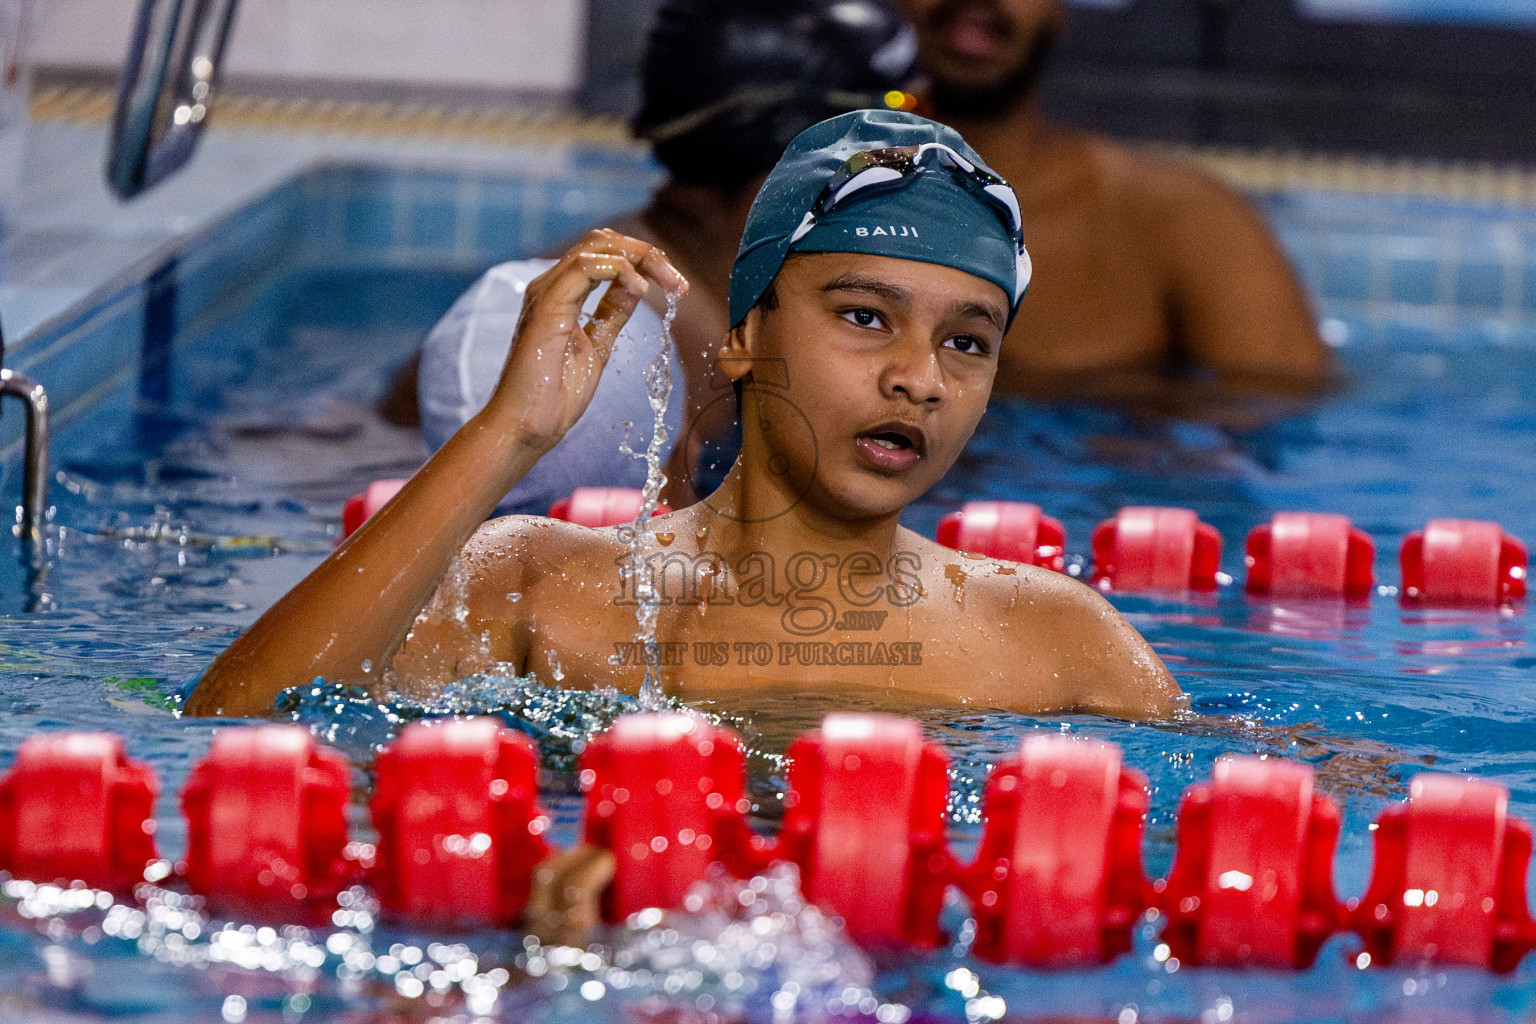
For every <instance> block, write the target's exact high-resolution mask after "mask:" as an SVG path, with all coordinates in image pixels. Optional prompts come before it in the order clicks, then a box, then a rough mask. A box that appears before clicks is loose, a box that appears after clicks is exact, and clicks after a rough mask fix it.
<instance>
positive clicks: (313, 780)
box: [181, 725, 352, 914]
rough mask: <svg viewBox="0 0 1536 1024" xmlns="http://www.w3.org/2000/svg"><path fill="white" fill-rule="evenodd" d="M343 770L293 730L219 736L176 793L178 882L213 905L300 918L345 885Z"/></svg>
mask: <svg viewBox="0 0 1536 1024" xmlns="http://www.w3.org/2000/svg"><path fill="white" fill-rule="evenodd" d="M350 775H351V769H350V768H349V767H348V765H347V762H346V760H345V759H344V758H343V757H342V756H341V755H340V754H339V753H337V752H336V751H334V750H330V749H327V748H325V747H320V746H318V745H317V744H316V743H315V738H314V737H313V736H312V735H310V733H309V730H308V729H305V728H304V727H303V726H298V725H268V726H259V727H254V728H238V729H224V730H221V731H220V732H219V733H218V734H217V735H215V736H214V738H213V744H212V745H211V746H210V747H209V748H208V756H207V757H205V758H204V759H203V760H202V762H200V763H199V764H198V765H197V766H196V767H194V768H193V769H192V772H191V774H190V775H189V776H188V777H187V787H186V789H185V790H184V791H183V792H182V795H181V806H182V811H183V813H184V814H185V815H186V818H187V864H186V868H187V884H188V885H190V886H191V888H192V890H193V891H194V892H197V893H201V894H202V895H204V896H206V897H208V901H209V903H210V904H211V905H212V906H214V907H216V908H223V909H228V910H231V911H236V912H257V913H266V914H270V913H284V912H292V911H299V912H302V911H303V910H304V909H306V908H307V907H308V906H310V905H313V904H315V903H319V902H322V901H325V900H328V899H330V898H332V897H334V896H335V894H336V893H337V892H339V891H340V890H341V889H342V887H344V886H345V885H346V884H347V883H348V882H349V881H350V880H351V874H352V870H351V865H349V864H348V863H347V862H346V861H345V860H344V853H345V849H346V844H347V821H346V806H347V796H348V793H349V790H350V785H349V781H350Z"/></svg>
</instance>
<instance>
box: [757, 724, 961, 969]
mask: <svg viewBox="0 0 1536 1024" xmlns="http://www.w3.org/2000/svg"><path fill="white" fill-rule="evenodd" d="M789 761H790V764H789V789H790V792H789V796H788V798H787V799H786V800H785V802H784V825H783V828H782V829H781V831H780V833H779V845H778V856H779V857H780V858H781V859H784V860H789V861H793V862H794V863H796V864H797V865H799V867H800V881H801V888H802V889H803V890H804V892H805V895H806V897H807V898H808V899H810V900H811V901H813V902H815V903H817V904H819V905H820V906H821V907H823V908H824V909H826V910H830V911H832V912H833V913H836V914H838V915H840V916H841V917H842V918H843V920H844V922H845V923H846V925H847V928H848V934H849V935H850V936H852V937H853V939H854V940H855V941H856V942H859V943H862V944H864V945H867V946H877V947H878V946H893V945H914V946H924V947H932V946H935V945H937V944H938V943H939V942H941V941H942V939H943V936H942V933H941V932H940V931H939V923H938V917H939V909H940V907H941V906H942V904H943V901H944V889H945V886H946V885H947V884H948V882H949V879H950V877H951V875H952V874H953V869H952V863H951V860H950V857H949V853H948V848H947V847H946V845H945V841H944V827H945V824H946V821H947V813H946V812H947V804H948V801H949V776H948V767H949V758H948V757H947V756H946V755H945V753H944V751H943V750H942V749H941V748H939V747H937V746H935V745H933V744H931V743H925V742H924V741H923V733H922V727H921V726H920V725H919V724H918V722H916V721H915V720H913V719H910V718H897V717H894V716H891V715H828V716H827V717H826V718H825V719H824V720H823V721H822V724H821V728H820V729H817V730H815V731H813V732H810V733H807V734H806V735H804V736H802V737H800V738H799V739H797V740H796V741H795V742H794V743H793V744H791V745H790V748H789Z"/></svg>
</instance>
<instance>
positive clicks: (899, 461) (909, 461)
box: [853, 423, 927, 473]
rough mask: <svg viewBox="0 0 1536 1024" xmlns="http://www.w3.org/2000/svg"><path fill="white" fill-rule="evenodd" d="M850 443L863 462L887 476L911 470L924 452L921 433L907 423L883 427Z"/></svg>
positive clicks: (924, 447)
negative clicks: (885, 473) (887, 474)
mask: <svg viewBox="0 0 1536 1024" xmlns="http://www.w3.org/2000/svg"><path fill="white" fill-rule="evenodd" d="M853 443H854V447H856V448H857V449H858V450H859V454H860V455H862V456H863V457H864V460H865V461H866V462H868V463H869V464H870V465H872V466H873V467H874V468H876V469H880V470H884V471H885V472H887V473H899V472H901V471H902V470H906V469H911V468H912V467H913V466H914V465H916V464H917V463H918V462H919V461H920V460H921V459H922V457H923V454H924V452H925V450H926V449H927V438H925V437H924V436H923V431H922V430H921V429H920V428H918V427H914V426H911V425H909V424H906V423H882V424H880V425H879V426H877V427H874V428H873V429H871V430H866V431H864V432H862V433H860V434H859V435H858V436H857V437H855V438H854V439H853Z"/></svg>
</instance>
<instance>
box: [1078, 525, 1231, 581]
mask: <svg viewBox="0 0 1536 1024" xmlns="http://www.w3.org/2000/svg"><path fill="white" fill-rule="evenodd" d="M1220 566H1221V534H1219V533H1217V532H1216V528H1215V527H1214V526H1211V525H1209V524H1207V523H1202V522H1201V521H1200V519H1199V517H1197V516H1196V515H1195V514H1194V513H1193V512H1191V511H1190V510H1189V509H1187V508H1156V507H1150V506H1139V505H1138V506H1130V507H1127V508H1122V509H1121V510H1120V511H1119V512H1118V513H1116V515H1115V518H1113V519H1106V520H1104V522H1102V523H1100V524H1099V525H1098V526H1097V527H1095V528H1094V531H1093V584H1094V586H1097V587H1099V588H1100V589H1103V590H1114V591H1120V592H1128V591H1137V590H1169V591H1177V590H1215V589H1216V570H1217V569H1218V568H1220Z"/></svg>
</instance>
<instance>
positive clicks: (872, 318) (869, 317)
mask: <svg viewBox="0 0 1536 1024" xmlns="http://www.w3.org/2000/svg"><path fill="white" fill-rule="evenodd" d="M838 315H839V316H841V317H842V318H843V319H844V320H847V321H848V322H849V323H851V324H857V325H858V326H860V327H884V326H885V323H884V321H882V320H881V319H880V314H879V313H876V312H875V311H874V310H872V309H849V310H844V311H843V312H842V313H839V314H838Z"/></svg>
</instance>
